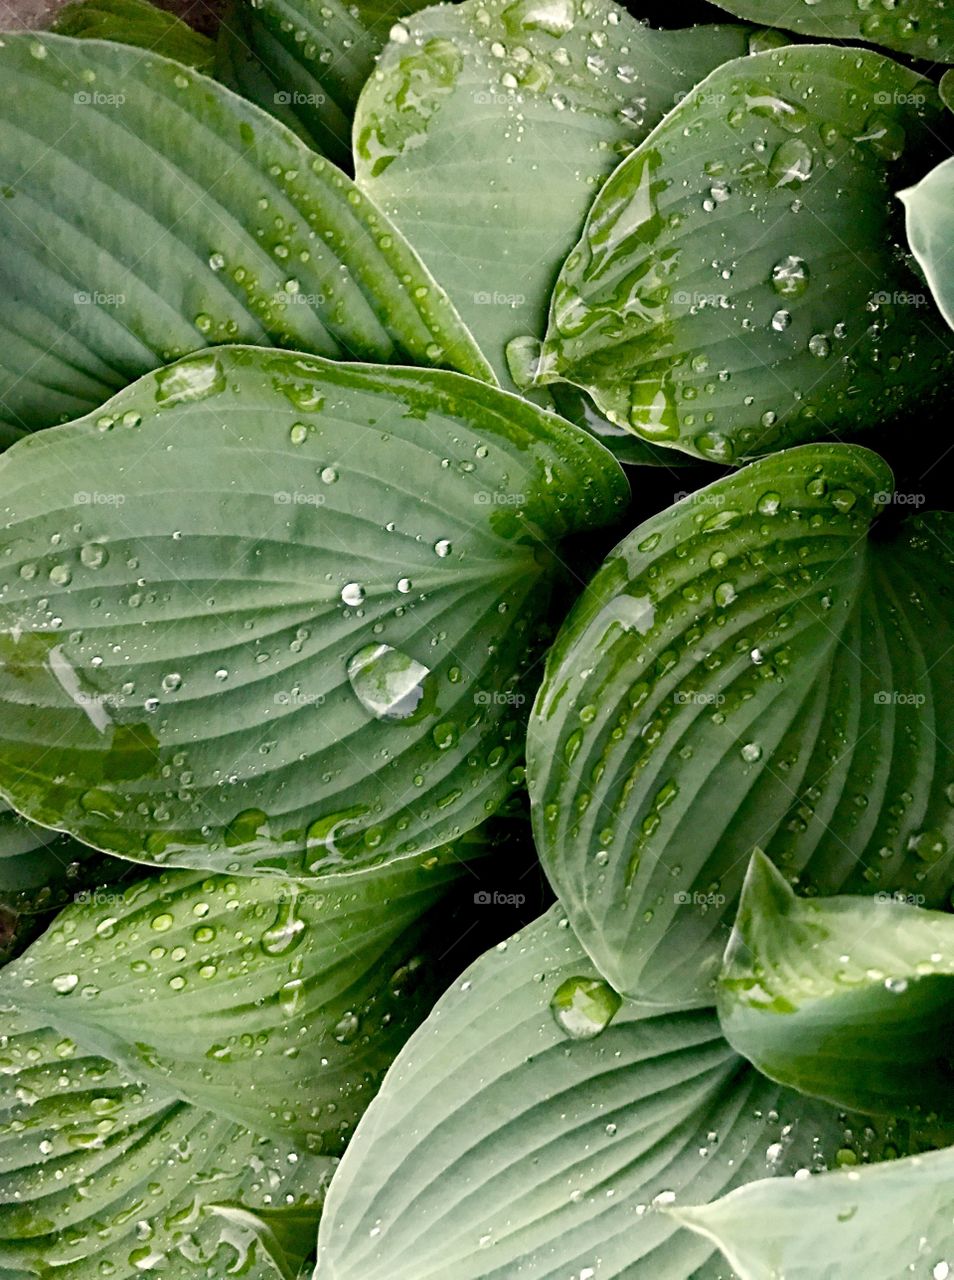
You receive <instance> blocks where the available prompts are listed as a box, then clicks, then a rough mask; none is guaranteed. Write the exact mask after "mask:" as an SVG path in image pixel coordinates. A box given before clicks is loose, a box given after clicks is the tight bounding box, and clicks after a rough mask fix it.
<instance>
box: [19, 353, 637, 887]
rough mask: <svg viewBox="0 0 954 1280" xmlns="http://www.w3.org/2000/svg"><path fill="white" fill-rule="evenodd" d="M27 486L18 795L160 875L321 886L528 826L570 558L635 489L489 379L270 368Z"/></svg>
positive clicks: (38, 446) (48, 441)
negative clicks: (206, 874)
mask: <svg viewBox="0 0 954 1280" xmlns="http://www.w3.org/2000/svg"><path fill="white" fill-rule="evenodd" d="M0 468H2V470H3V483H2V493H3V498H2V500H0V501H2V502H3V504H4V513H5V514H4V520H5V522H6V532H7V539H8V544H9V546H10V548H11V554H10V555H9V556H8V557H6V559H5V562H4V565H3V568H2V570H0V657H2V665H0V703H2V727H0V792H2V793H3V794H4V795H6V796H8V797H9V798H10V800H11V802H12V803H13V804H14V805H15V807H16V808H17V809H18V810H20V811H21V812H23V813H25V814H26V815H27V816H28V817H30V818H32V819H34V820H36V821H39V822H41V823H43V824H45V825H48V826H55V827H59V828H64V829H66V830H69V831H71V832H73V833H74V834H76V835H78V836H79V837H80V838H81V839H83V840H85V841H86V842H88V843H90V844H93V845H95V846H97V847H98V848H103V849H106V850H108V851H110V852H114V853H119V854H122V855H124V856H126V857H130V858H133V859H139V860H144V861H148V862H152V861H160V862H161V861H164V860H165V861H168V862H169V863H171V864H173V865H180V866H196V867H203V868H209V869H215V870H231V869H241V870H243V871H276V872H278V873H279V874H290V875H304V876H308V875H314V874H321V873H323V872H325V871H327V870H329V869H331V870H334V869H336V868H340V867H342V866H348V867H355V866H362V865H368V864H371V863H374V862H379V861H381V860H383V859H390V858H394V857H403V856H407V855H411V854H414V853H417V852H420V851H424V850H427V849H429V848H433V847H435V846H437V845H440V844H443V843H444V842H445V841H447V840H452V839H456V838H457V837H458V836H459V835H460V834H461V833H462V832H465V831H467V830H470V829H472V828H474V827H476V826H477V825H479V824H480V823H481V822H482V821H483V820H484V818H485V817H486V816H487V814H488V813H490V812H493V811H494V810H495V809H496V808H498V807H499V806H500V804H501V803H502V802H503V800H504V799H505V798H506V797H507V796H508V795H509V794H510V792H511V791H512V790H513V788H514V786H515V785H517V783H519V781H520V780H521V779H522V771H519V766H520V764H521V760H522V754H523V723H524V718H525V710H524V709H525V707H526V705H527V702H528V698H529V697H531V696H532V693H533V690H534V688H535V684H536V673H535V670H534V668H535V664H536V662H537V659H538V657H539V655H540V653H541V650H542V646H543V642H544V639H545V637H544V635H543V633H542V627H543V624H544V622H545V620H546V613H547V608H548V605H549V601H550V597H551V592H552V590H553V587H554V583H555V581H556V580H557V578H558V575H560V574H561V573H562V570H561V567H560V562H559V552H558V550H557V547H558V544H559V542H560V540H561V539H562V538H563V537H564V536H566V535H568V534H570V533H573V532H576V531H579V530H582V529H586V528H590V527H593V526H595V525H599V524H602V523H604V522H607V521H609V520H611V519H612V518H613V517H614V516H615V514H616V513H617V512H618V511H619V510H620V509H621V507H622V505H623V504H624V502H625V500H626V497H627V493H628V488H627V485H626V481H625V479H624V478H623V475H622V472H621V470H620V468H619V466H618V465H617V463H616V462H615V461H614V460H613V459H612V458H611V456H610V455H609V454H608V453H607V452H606V451H605V450H604V449H602V448H601V447H600V446H599V445H598V444H597V443H596V442H595V441H594V440H593V439H592V438H591V437H590V436H588V435H587V434H586V433H585V432H583V431H580V430H578V429H576V428H573V427H572V426H570V424H569V423H566V422H563V421H562V420H561V419H558V418H555V417H553V416H552V415H549V414H545V413H543V412H541V411H540V410H538V409H536V408H534V407H533V406H532V405H529V404H527V403H526V402H525V401H522V400H519V399H518V398H517V397H515V396H510V395H506V394H504V393H503V392H501V391H498V390H496V389H494V388H492V387H489V386H487V385H486V384H484V383H480V382H477V381H474V380H472V379H469V378H463V377H460V376H458V375H455V374H448V373H437V372H434V371H425V370H414V369H380V368H375V367H370V366H366V365H347V364H333V363H331V362H328V361H323V360H320V359H316V358H313V357H305V356H296V355H293V354H290V353H284V352H274V351H267V350H261V349H258V348H220V349H218V350H217V351H216V352H214V353H212V352H205V353H198V354H197V355H195V356H193V357H189V358H187V359H186V360H183V361H180V362H179V363H178V364H176V365H174V366H171V367H170V368H168V369H165V370H162V371H160V372H159V373H156V374H150V375H148V376H147V377H146V378H144V379H142V380H141V381H140V382H138V383H136V384H135V385H134V386H132V387H130V388H128V389H127V390H126V391H125V392H122V393H121V394H120V395H119V396H117V397H116V398H115V399H114V400H112V401H111V402H109V404H107V405H106V406H105V407H104V409H103V410H102V411H101V412H98V413H95V414H92V415H91V416H89V417H88V418H85V419H82V420H80V421H78V422H76V423H72V424H69V425H67V426H64V427H61V428H56V429H54V430H51V431H46V432H39V433H37V434H35V435H33V436H31V437H29V438H28V439H26V440H24V441H21V442H20V443H19V444H17V445H16V446H15V447H14V448H13V449H12V450H10V451H8V453H6V454H5V455H3V458H2V459H0ZM515 771H516V772H515Z"/></svg>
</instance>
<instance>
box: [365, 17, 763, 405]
mask: <svg viewBox="0 0 954 1280" xmlns="http://www.w3.org/2000/svg"><path fill="white" fill-rule="evenodd" d="M395 35H396V38H394V39H392V41H391V43H390V44H389V45H388V46H387V48H386V49H385V51H384V53H383V54H382V56H381V61H380V63H379V65H378V68H377V70H376V71H375V73H374V75H373V76H372V77H371V78H370V80H369V81H368V83H367V86H366V87H365V89H364V91H363V93H362V95H361V99H360V102H359V104H358V113H357V116H356V118H355V164H356V172H357V181H358V183H359V185H360V186H362V187H363V188H364V189H365V190H366V191H367V192H369V194H371V195H372V196H373V197H374V199H375V200H376V201H377V202H378V203H379V204H380V205H381V207H382V208H384V209H387V210H388V212H389V214H390V216H391V217H392V218H393V219H394V221H395V222H396V224H397V225H398V226H399V227H400V228H401V230H402V231H403V232H404V233H405V235H407V236H408V238H409V239H410V240H411V242H412V244H413V245H414V246H415V248H416V249H417V250H418V252H419V253H420V254H421V257H422V258H423V259H424V261H425V262H426V263H427V265H428V266H429V267H430V268H431V270H432V271H433V272H434V274H435V276H436V278H437V279H439V280H440V281H441V283H442V284H443V285H444V287H445V288H446V289H447V291H448V293H449V294H450V296H451V298H452V299H453V301H454V303H455V304H456V306H457V309H458V310H459V312H460V314H461V315H462V316H463V317H464V318H465V320H466V322H467V324H468V326H469V327H470V329H471V332H472V333H473V334H474V335H475V337H476V338H477V340H478V342H479V344H480V346H481V349H482V350H483V352H484V354H485V355H486V356H487V357H488V359H489V360H490V362H491V364H492V365H493V366H494V369H495V370H496V372H497V374H498V377H500V378H501V379H504V380H505V381H506V379H507V365H506V360H505V357H504V349H505V347H506V345H507V343H508V342H509V341H510V339H512V338H514V337H517V336H519V335H521V334H526V333H533V334H537V335H539V334H540V333H542V332H543V328H544V325H545V323H546V308H547V301H548V299H549V295H550V290H551V288H552V286H553V281H554V278H555V276H556V273H557V270H558V268H559V265H560V263H561V262H562V260H563V259H564V258H565V257H566V254H567V253H568V252H569V250H570V248H571V247H572V245H573V242H574V241H575V239H576V238H577V236H578V235H579V232H580V228H581V226H582V224H583V219H584V217H585V215H586V210H587V209H588V208H589V206H590V204H591V202H592V200H593V195H594V192H595V191H596V189H597V188H598V186H599V185H600V183H602V182H603V180H604V179H605V178H607V177H608V176H609V174H610V173H611V172H612V170H613V168H614V166H615V164H616V163H617V162H618V160H619V157H620V154H621V153H622V152H623V151H625V150H627V149H629V148H631V147H633V146H635V145H636V144H637V143H638V142H641V141H642V139H643V138H645V136H646V134H647V133H648V132H649V130H650V129H651V128H652V127H653V125H655V124H656V123H658V121H659V120H661V119H662V117H663V115H665V113H666V112H667V111H668V110H669V109H670V108H671V107H672V106H673V104H674V103H675V102H677V101H678V100H679V98H680V97H681V96H682V95H683V94H685V93H687V92H688V91H689V90H690V89H691V88H692V86H693V85H694V84H695V83H696V81H697V80H701V79H702V78H703V77H704V76H706V75H707V74H708V73H709V72H710V71H711V70H712V69H713V68H714V67H716V66H718V65H719V63H721V62H725V61H726V60H727V59H729V58H736V57H739V56H740V55H742V54H743V53H745V52H746V49H747V46H748V39H749V36H748V33H747V31H746V30H745V29H744V28H742V27H731V26H724V27H720V26H706V27H699V28H697V29H695V30H691V31H675V32H671V31H653V30H650V29H649V28H648V27H646V26H643V25H642V24H641V23H639V22H637V21H636V20H635V19H634V18H632V17H631V16H630V15H629V14H628V13H627V12H626V10H625V9H622V8H620V6H619V5H617V4H615V3H613V0H596V2H595V3H592V4H586V5H584V4H581V3H580V2H579V0H554V2H553V3H546V2H541V3H538V2H537V0H492V2H491V3H489V4H488V3H486V2H485V0H465V2H464V3H463V4H454V5H447V4H442V5H436V6H434V7H432V8H429V9H425V10H424V11H423V12H422V13H419V14H417V15H416V16H415V17H413V18H411V19H410V20H408V21H407V22H406V23H404V24H402V25H401V26H399V27H398V28H397V31H396V33H395Z"/></svg>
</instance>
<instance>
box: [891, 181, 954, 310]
mask: <svg viewBox="0 0 954 1280" xmlns="http://www.w3.org/2000/svg"><path fill="white" fill-rule="evenodd" d="M901 199H902V200H903V201H904V206H905V210H906V212H907V223H908V242H909V244H910V245H911V250H912V252H913V253H914V256H915V257H916V258H917V260H918V262H919V263H920V264H921V267H922V269H923V271H924V274H925V276H926V277H927V282H928V284H929V285H930V287H931V292H932V293H933V294H934V300H935V302H936V303H937V305H938V306H939V307H940V309H941V312H942V314H943V316H944V318H945V320H946V321H947V323H948V324H949V325H950V326H951V328H952V329H954V157H952V158H951V159H949V160H945V161H944V162H943V163H942V164H939V165H938V166H937V168H936V169H933V170H932V171H931V172H930V173H929V174H928V175H927V177H926V178H923V179H922V180H921V181H920V182H919V183H918V184H917V186H916V187H911V188H910V189H909V190H908V191H902V192H901Z"/></svg>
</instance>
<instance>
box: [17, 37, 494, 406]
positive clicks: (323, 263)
mask: <svg viewBox="0 0 954 1280" xmlns="http://www.w3.org/2000/svg"><path fill="white" fill-rule="evenodd" d="M0 85H2V89H0V181H2V183H3V184H4V187H3V190H4V194H5V196H6V199H4V200H3V205H2V210H0V232H2V235H3V243H4V253H3V261H2V263H0V343H2V349H3V355H2V358H0V359H2V364H0V417H2V418H4V419H6V420H7V421H9V422H12V423H14V424H16V425H19V426H29V427H41V426H47V425H49V424H50V423H52V422H57V421H62V420H63V419H64V418H66V417H70V416H75V415H78V414H81V413H85V412H87V411H88V410H89V409H91V408H93V407H95V406H96V405H98V404H101V403H102V402H103V401H104V400H106V399H107V398H108V397H109V396H110V395H111V394H112V393H113V392H114V391H116V390H117V389H118V388H119V387H122V386H124V385H125V384H126V383H128V382H131V381H132V380H133V379H134V378H137V377H139V376H140V375H141V374H143V373H145V372H147V371H148V370H150V369H154V368H156V366H157V365H161V364H166V363H168V362H169V361H171V360H173V359H175V358H176V357H177V356H181V355H185V354H186V353H188V352H190V351H193V350H195V349H196V348H197V347H201V346H204V345H206V344H216V343H222V342H230V341H236V340H237V341H246V342H257V343H260V344H262V345H268V344H273V345H278V346H286V347H293V348H296V349H304V350H309V351H315V352H317V353H318V354H319V355H324V356H332V357H335V358H339V357H346V358H353V359H365V360H374V361H395V362H401V363H408V362H410V363H412V364H420V363H424V364H449V365H451V366H453V367H458V368H461V369H463V370H464V371H465V372H468V373H475V374H478V375H480V374H481V373H482V371H483V370H484V365H483V363H482V361H481V360H480V358H479V356H478V355H477V353H476V351H475V349H474V346H473V341H472V339H471V338H470V336H469V335H468V334H467V333H466V331H465V330H464V329H463V327H462V326H461V324H460V321H459V320H458V318H457V316H456V314H455V313H454V311H453V309H452V308H451V306H450V304H449V303H448V301H447V298H446V296H445V295H444V293H443V292H442V290H441V289H440V288H439V287H438V286H437V285H435V283H434V282H433V281H432V280H431V279H430V277H429V275H428V274H427V272H426V271H425V270H424V268H423V267H422V266H421V264H420V261H419V260H418V259H417V258H416V256H415V255H414V253H413V252H412V250H411V249H410V248H409V247H408V245H407V244H405V242H404V241H403V239H402V238H401V236H400V235H399V234H398V233H397V232H396V231H395V230H394V228H393V227H391V226H390V225H389V224H388V222H387V220H386V219H384V218H382V217H381V215H380V214H379V213H378V212H377V210H376V209H375V208H374V206H373V205H372V204H371V203H370V202H369V201H368V199H367V198H366V197H365V196H363V195H361V194H360V193H359V192H357V191H356V190H355V189H354V187H353V186H352V184H351V182H350V181H349V180H348V179H347V178H346V177H345V176H344V175H343V174H342V173H340V172H339V171H338V170H337V169H335V167H334V166H333V165H331V164H330V163H329V162H328V161H327V160H323V159H321V158H320V157H317V156H315V155H314V154H313V153H312V152H311V151H309V150H308V149H307V148H306V147H305V146H304V145H303V144H302V143H301V142H300V141H299V140H298V139H297V138H296V137H294V135H293V134H291V133H290V132H289V131H288V130H286V129H285V128H284V127H283V126H282V125H280V124H279V123H277V122H276V121H275V120H273V119H272V118H271V117H269V116H267V115H266V114H264V113H263V112H262V111H260V110H259V109H258V108H257V107H254V106H252V105H251V104H250V103H246V102H243V101H242V100H241V99H240V98H237V97H236V96H235V95H234V94H232V93H230V92H229V91H228V90H227V89H223V88H222V87H221V86H219V85H217V84H215V83H214V82H213V81H211V80H208V79H206V78H205V77H204V76H200V75H197V74H196V73H195V72H193V71H191V70H189V69H188V68H186V67H183V66H182V65H180V64H178V63H175V62H171V61H168V60H167V59H165V58H160V57H157V56H155V55H154V54H149V55H145V54H143V52H142V51H141V50H139V49H133V48H131V47H128V46H124V45H120V44H111V43H108V42H106V41H91V40H76V39H71V38H69V37H66V36H52V35H43V36H36V35H31V34H21V35H10V36H6V37H5V38H4V42H3V46H2V47H0ZM27 100H28V101H30V103H31V104H32V105H31V109H30V113H29V117H30V118H29V121H28V122H27V121H26V119H25V116H24V112H23V103H24V101H27Z"/></svg>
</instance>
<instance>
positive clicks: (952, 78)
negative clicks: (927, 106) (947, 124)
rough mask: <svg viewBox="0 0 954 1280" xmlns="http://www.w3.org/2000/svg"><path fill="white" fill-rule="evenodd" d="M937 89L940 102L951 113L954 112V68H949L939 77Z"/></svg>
mask: <svg viewBox="0 0 954 1280" xmlns="http://www.w3.org/2000/svg"><path fill="white" fill-rule="evenodd" d="M939 89H940V93H941V101H942V102H943V103H944V105H945V106H946V107H948V108H949V109H950V110H951V111H954V67H951V68H949V69H948V70H947V71H945V72H944V74H943V75H942V76H941V83H940V85H939Z"/></svg>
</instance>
